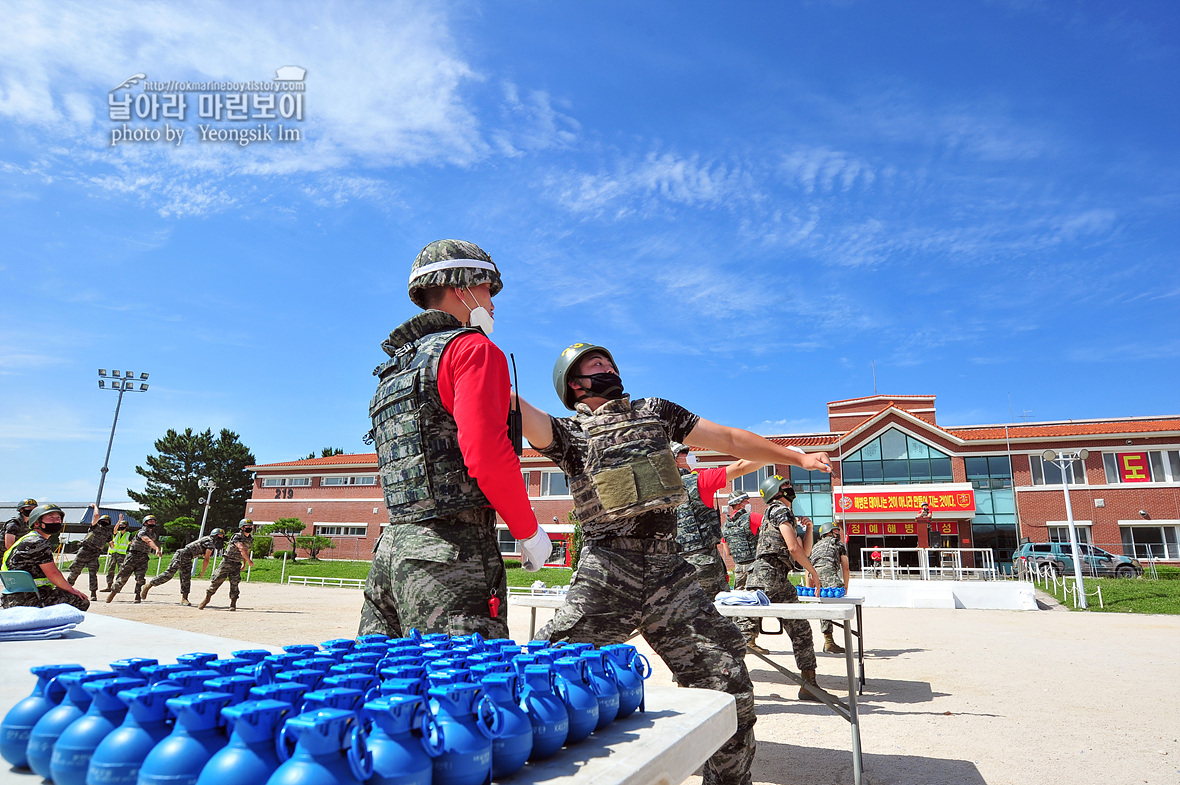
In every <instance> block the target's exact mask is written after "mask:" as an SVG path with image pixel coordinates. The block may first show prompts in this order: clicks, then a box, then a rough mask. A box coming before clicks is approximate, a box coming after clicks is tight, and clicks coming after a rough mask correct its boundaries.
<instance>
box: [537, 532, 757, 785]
mask: <svg viewBox="0 0 1180 785" xmlns="http://www.w3.org/2000/svg"><path fill="white" fill-rule="evenodd" d="M665 546H666V547H665ZM675 547H676V546H675V543H672V542H667V541H655V540H644V539H633V538H622V537H615V538H610V539H608V540H592V541H590V542H588V543H586V546H585V548H583V550H582V555H581V558H580V560H579V562H578V570H577V573H576V574H575V576H574V578H573V580H572V581H571V582H570V589H569V593H568V594H567V595H566V599H565V604H564V605H562V607H561V608H559V609H558V610H557V613H556V614H555V615H554V617H553V620H552V621H550V622H549V623H548V624H546V625H545V626H544V627H542V628H541V630H540V631H539V632H538V633H537V636H536V637H537V639H546V640H549V641H551V642H557V641H571V642H575V643H593V644H594V645H595V646H603V645H606V644H609V643H621V642H623V641H625V640H627V639H628V638H630V637H631V635H632V634H633V633H634V632H635V630H637V629H638V630H639V632H640V633H642V635H643V638H644V640H646V641H647V642H648V644H650V645H651V647H652V649H654V650H655V652H656V653H657V654H658V655H659V656H660V658H661V659H662V660H663V661H664V662H665V663H667V665H668V668H669V669H670V670H671V671H672V675H673V677H674V678H675V679H676V683H677V684H679V685H681V686H683V687H700V688H703V689H711V690H721V691H723V692H728V693H729V694H730V695H733V696H734V699H735V700H736V701H737V732H736V733H734V735H733V736H732V737H731V738H730V739H729V740H728V741H727V742H726V743H725V744H724V745H723V746H722V747H721V749H719V750H718V751H717V752H716V753H714V755H713V757H711V758H709V760H708V761H707V762H706V763H705V768H704V781H703V782H704V785H749V783H750V781H751V780H750V763H751V762H752V761H753V760H754V746H755V745H754V722H755V716H754V687H753V685H752V684H751V682H750V674H749V673H748V672H747V671H746V665H745V643H744V641H743V640H742V637H741V634H740V633H739V632H738V630H737V628H736V627H735V626H734V625H733V623H732V622H730V621H729V620H728V619H726V618H725V617H723V616H721V615H720V614H719V613H717V609H716V608H715V607H713V602H712V599H711V598H710V597H707V596H705V593H704V592H703V591H702V590H701V587H700V584H699V583H697V576H696V572H695V570H693V568H692V566H691V565H689V564H688V563H687V562H686V561H684V559H683V558H682V557H681V556H680V555H679V554H678V553H675V552H674V551H675Z"/></svg>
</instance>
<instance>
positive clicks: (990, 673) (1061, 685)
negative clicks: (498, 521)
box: [92, 581, 1180, 785]
mask: <svg viewBox="0 0 1180 785" xmlns="http://www.w3.org/2000/svg"><path fill="white" fill-rule="evenodd" d="M206 585H207V584H206V582H204V581H195V582H194V585H193V593H192V597H193V598H194V599H199V598H200V597H203V596H204V588H205V586H206ZM226 593H227V588H225V587H223V588H222V591H221V592H220V593H219V594H218V596H216V597H214V600H213V603H212V604H211V605H210V606H209V607H208V608H206V609H205V610H204V611H198V610H197V608H196V607H195V606H193V607H183V606H180V605H178V604H176V602H177V600H178V599H179V589H178V587H177V585H176V584H175V582H173V583H169V584H167V585H165V586H161V587H159V588H157V589H154V590H152V593H151V595H149V597H148V599H147V600H146V601H145V602H143V603H141V604H139V605H134V604H132V602H131V600H130V597H129V596H127V593H126V592H124V593H123V595H121V596H119V597H118V598H116V600H115V602H113V603H111V604H104V603H102V602H101V601H100V602H98V603H95V605H94V606H93V607H92V611H95V612H98V613H105V614H110V615H114V616H119V617H121V618H125V619H133V620H135V621H142V622H148V623H151V624H157V625H161V626H165V627H175V628H178V629H184V630H192V631H194V632H203V633H206V634H212V635H221V636H225V637H229V638H236V639H241V640H249V641H256V642H258V643H262V644H271V645H281V644H289V643H316V642H319V641H323V640H328V639H331V638H338V637H352V636H353V635H355V633H356V623H357V620H358V618H359V615H360V607H361V602H362V596H361V592H360V591H359V590H356V589H328V588H310V587H306V588H305V587H297V586H280V585H277V584H243V585H242V599H241V601H240V604H239V608H238V611H237V612H235V613H230V612H228V606H229V599H228V598H227V597H226ZM102 596H103V595H100V597H102ZM537 613H538V624H540V623H542V622H543V621H545V620H547V619H548V618H549V616H550V615H551V614H552V612H551V611H547V610H539V611H538V612H537ZM864 621H865V642H866V660H865V671H866V677H867V685H866V687H865V690H864V695H863V696H861V697H860V704H859V705H860V712H861V738H862V744H863V749H864V768H865V781H866V782H867V783H870V784H871V785H886V784H887V783H898V784H899V785H901V784H905V785H920V784H922V783H931V784H937V785H944V784H945V783H955V784H959V783H962V784H963V785H976V784H977V783H987V785H1007V784H1008V783H1022V784H1023V783H1029V784H1030V785H1033V784H1036V785H1045V784H1049V783H1103V784H1104V785H1106V784H1109V785H1121V784H1122V783H1128V784H1130V783H1153V784H1154V783H1161V785H1162V784H1163V783H1169V784H1174V783H1178V782H1180V744H1178V743H1177V739H1178V738H1180V711H1177V708H1176V697H1177V690H1176V684H1177V682H1176V678H1177V676H1176V674H1177V672H1178V671H1180V668H1178V666H1180V618H1178V617H1173V616H1135V615H1124V614H1099V613H1095V614H1079V613H1070V612H1067V611H1064V610H1058V611H1023V612H1022V611H970V610H953V611H952V610H925V609H921V610H912V609H900V608H866V609H865V612H864ZM509 623H510V627H511V630H512V633H513V637H514V638H515V639H516V640H519V641H523V640H525V639H527V637H528V626H529V611H528V609H525V608H510V611H509ZM813 627H814V629H815V637H816V638H817V640H819V642H820V643H821V644H822V641H823V639H822V638H821V637H820V636H819V630H818V623H814V624H813ZM760 642H761V643H763V645H765V646H766V647H767V648H769V649H771V651H772V652H774V653H775V654H774V655H773V656H774V658H775V659H776V660H778V661H780V662H782V663H783V664H784V665H786V666H787V667H789V668H791V669H792V670H795V667H794V663H793V661H792V657H791V647H790V642H789V641H787V640H785V638H782V637H772V636H763V637H762V638H761V641H760ZM648 653H649V655H650V651H649V652H648ZM818 656H819V682H820V686H822V687H824V688H826V689H829V690H830V691H831V692H833V693H834V694H836V695H837V697H841V698H843V697H845V695H846V689H845V686H844V685H845V684H846V682H845V680H844V677H843V674H844V659H843V657H842V656H837V655H831V654H824V653H822V652H821V653H820V654H819V655H818ZM746 662H747V665H748V666H749V667H750V669H751V676H752V677H753V680H754V688H755V695H756V699H757V705H758V725H757V727H756V728H755V732H756V734H757V737H758V755H757V757H756V759H755V761H754V780H755V782H760V783H774V785H787V783H806V784H807V785H829V784H831V785H835V784H836V783H851V782H852V756H851V753H850V750H851V734H850V732H849V726H848V724H847V723H846V722H845V721H844V720H842V719H840V718H839V717H837V716H836V715H835V714H833V713H832V712H831V711H829V710H828V709H827V707H825V706H823V705H821V704H815V703H804V702H801V701H799V700H797V698H796V693H797V691H798V688H796V687H795V686H794V685H792V684H791V683H789V682H788V681H787V680H786V679H785V678H784V677H782V676H781V675H780V674H778V673H777V672H775V671H773V670H771V669H770V668H768V667H767V666H766V665H765V664H764V663H761V662H760V661H759V660H758V659H757V658H755V657H750V658H748V659H747V661H746ZM653 664H655V665H656V666H657V668H656V672H655V674H654V676H653V677H652V678H653V679H654V680H656V683H662V684H671V678H670V676H669V674H668V672H667V670H666V669H664V668H663V667H662V664H660V663H659V662H658V660H655V659H654V658H653ZM692 781H699V777H697V778H694V779H693V780H691V781H690V782H692Z"/></svg>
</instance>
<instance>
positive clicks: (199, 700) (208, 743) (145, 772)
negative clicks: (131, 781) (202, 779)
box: [137, 692, 232, 785]
mask: <svg viewBox="0 0 1180 785" xmlns="http://www.w3.org/2000/svg"><path fill="white" fill-rule="evenodd" d="M231 700H232V697H231V696H229V695H227V694H225V693H224V692H198V693H196V694H195V695H181V696H180V697H179V698H170V699H169V700H168V701H167V703H168V708H169V710H170V711H171V712H172V713H173V714H175V715H176V725H175V727H173V729H172V733H170V734H168V736H167V738H165V739H164V740H163V741H161V742H160V743H159V744H157V745H156V746H155V747H154V748H153V749H152V751H151V752H149V753H148V756H147V758H146V759H145V760H144V762H143V766H142V767H141V768H140V770H139V781H138V783H137V785H177V783H188V782H196V780H197V777H198V776H200V774H201V769H203V768H204V767H205V764H206V763H208V762H209V759H210V758H212V757H213V755H214V753H216V752H217V751H218V750H220V749H221V748H222V747H224V746H225V744H226V741H227V739H226V737H225V733H224V732H223V730H222V720H221V710H222V709H223V708H225V706H226V705H227V704H228V703H229V702H230V701H231Z"/></svg>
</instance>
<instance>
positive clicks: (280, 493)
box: [275, 488, 295, 499]
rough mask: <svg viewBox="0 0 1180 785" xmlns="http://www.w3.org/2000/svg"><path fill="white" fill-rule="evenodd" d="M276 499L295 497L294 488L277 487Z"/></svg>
mask: <svg viewBox="0 0 1180 785" xmlns="http://www.w3.org/2000/svg"><path fill="white" fill-rule="evenodd" d="M275 498H276V499H294V498H295V490H294V489H293V488H275Z"/></svg>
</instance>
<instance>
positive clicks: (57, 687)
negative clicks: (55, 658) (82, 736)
mask: <svg viewBox="0 0 1180 785" xmlns="http://www.w3.org/2000/svg"><path fill="white" fill-rule="evenodd" d="M84 670H85V668H83V667H82V666H81V665H37V666H35V667H32V668H30V669H29V671H30V672H31V673H32V674H33V675H34V676H36V677H37V683H36V684H35V685H34V686H33V691H32V692H31V693H29V695H28V696H27V697H26V698H24V699H23V700H21V701H18V702H17V704H16V705H15V706H13V707H12V708H11V709H9V710H8V713H7V714H5V715H4V721H3V722H0V757H3V758H4V760H6V761H8V762H9V763H11V764H12V765H13V766H15V767H16V768H18V769H22V768H25V767H26V766H28V759H27V758H26V757H25V750H26V749H27V748H28V746H29V734H30V733H32V731H33V726H34V725H36V724H37V720H39V719H41V717H42V716H43V715H44V714H45V712H47V711H49V710H50V709H52V708H53V707H54V706H56V705H58V704H59V703H61V700H62V698H64V697H65V694H66V690H65V686H64V685H63V684H62V683H61V682H58V681H55V679H56V678H57V677H58V676H61V675H62V674H63V673H73V672H75V671H78V672H81V671H84Z"/></svg>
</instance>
